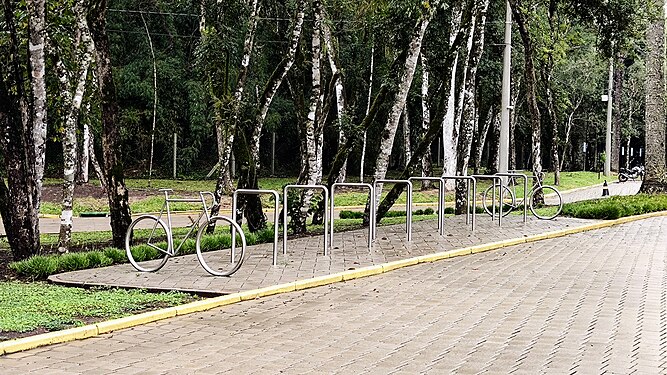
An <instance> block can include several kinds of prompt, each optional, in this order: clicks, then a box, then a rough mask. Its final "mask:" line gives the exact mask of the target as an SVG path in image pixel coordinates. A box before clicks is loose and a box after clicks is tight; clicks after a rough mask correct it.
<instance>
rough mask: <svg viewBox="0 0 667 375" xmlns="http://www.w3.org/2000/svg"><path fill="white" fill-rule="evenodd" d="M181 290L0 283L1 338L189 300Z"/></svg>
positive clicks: (75, 324) (191, 298) (108, 317)
mask: <svg viewBox="0 0 667 375" xmlns="http://www.w3.org/2000/svg"><path fill="white" fill-rule="evenodd" d="M191 300H193V297H191V296H189V295H187V294H184V293H160V294H157V293H146V292H144V291H140V290H117V289H114V290H99V289H93V290H84V289H80V288H67V287H60V286H54V285H48V284H45V283H20V282H5V283H0V311H2V314H0V340H2V333H3V332H29V331H32V330H35V329H38V328H44V329H47V330H58V329H64V328H69V327H72V326H81V325H83V324H85V323H84V322H85V320H87V319H95V320H101V319H111V318H119V317H122V316H126V315H130V314H131V313H133V312H136V311H141V310H144V309H147V308H155V307H162V306H173V305H178V304H182V303H185V302H189V301H191Z"/></svg>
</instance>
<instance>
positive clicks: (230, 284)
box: [49, 215, 592, 294]
mask: <svg viewBox="0 0 667 375" xmlns="http://www.w3.org/2000/svg"><path fill="white" fill-rule="evenodd" d="M590 222H592V221H590V220H581V219H572V218H558V219H556V220H553V221H543V220H538V219H535V218H532V217H531V218H529V219H528V221H527V222H526V223H523V221H522V219H521V217H520V216H514V215H512V216H509V217H507V218H505V219H504V220H503V227H502V228H499V227H498V224H497V222H493V221H491V220H490V217H489V216H487V215H478V217H477V229H476V231H475V232H474V233H473V232H471V231H470V229H469V227H468V226H466V225H465V219H464V218H463V217H454V218H447V219H446V221H445V225H446V234H445V236H440V235H439V234H438V232H437V229H436V221H435V220H429V221H423V222H416V223H414V225H413V239H414V240H413V242H412V243H410V242H407V241H406V238H405V237H406V236H405V233H404V231H403V227H404V225H391V226H386V227H378V239H377V242H376V243H375V244H374V245H373V248H372V249H370V250H369V249H368V248H367V246H366V238H367V237H366V236H367V230H365V229H361V230H357V231H351V232H347V233H337V234H336V236H337V238H338V240H337V242H336V248H334V249H332V251H331V254H330V255H327V256H324V255H323V236H313V237H305V238H299V239H295V240H290V241H289V246H288V254H287V256H286V257H285V256H283V255H282V254H280V255H279V258H278V265H277V266H275V267H274V266H272V265H271V261H272V258H271V256H272V255H271V254H272V246H273V245H272V244H262V245H256V246H250V247H248V249H247V251H246V259H245V261H244V263H243V265H242V266H241V268H240V269H239V271H237V272H236V273H235V274H234V275H233V276H232V277H215V276H211V275H209V274H208V273H206V271H205V270H204V269H203V268H202V267H201V266H200V264H199V262H198V260H197V258H196V256H195V255H186V256H179V257H175V258H173V259H169V261H168V262H167V264H166V265H165V266H164V267H163V268H162V269H161V270H159V271H157V272H153V273H141V272H137V271H136V270H135V269H134V268H133V267H132V266H131V265H129V264H125V265H118V266H112V267H107V268H96V269H90V270H82V271H75V272H69V273H64V274H59V275H54V276H51V277H50V278H49V280H50V281H52V282H55V283H63V284H68V285H70V284H74V285H104V286H118V287H128V288H146V289H154V290H184V291H195V292H201V293H206V294H223V293H233V292H239V291H244V290H251V289H256V288H261V287H266V286H271V285H276V284H280V283H287V282H292V281H296V280H301V279H306V278H311V277H315V276H323V275H329V274H332V273H336V272H341V271H345V270H349V269H354V268H360V267H365V266H371V265H377V264H382V263H386V262H389V261H394V260H400V259H406V258H411V257H414V256H419V255H426V254H432V253H436V252H440V251H445V250H451V249H456V248H461V247H466V246H471V245H477V244H483V243H489V242H494V241H498V240H503V239H510V238H516V237H522V236H528V235H531V234H538V233H542V232H545V231H553V230H557V229H564V228H570V227H576V226H580V225H584V224H586V223H590ZM353 238H361V239H362V240H360V241H356V240H351V239H353Z"/></svg>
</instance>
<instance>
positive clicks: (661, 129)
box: [641, 0, 667, 193]
mask: <svg viewBox="0 0 667 375" xmlns="http://www.w3.org/2000/svg"><path fill="white" fill-rule="evenodd" d="M653 4H654V5H655V8H654V9H658V10H659V11H660V14H659V15H658V16H656V17H655V18H654V19H653V20H652V21H651V23H650V24H649V26H648V30H647V32H646V44H647V47H648V48H647V50H648V51H647V56H646V125H645V126H646V129H645V132H644V134H645V137H646V141H645V143H646V175H645V176H644V181H643V182H642V187H641V192H642V193H658V192H660V193H664V192H666V191H667V166H666V165H665V14H664V11H665V9H664V8H665V1H664V0H653Z"/></svg>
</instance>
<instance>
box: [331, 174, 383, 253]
mask: <svg viewBox="0 0 667 375" xmlns="http://www.w3.org/2000/svg"><path fill="white" fill-rule="evenodd" d="M342 186H346V187H357V188H364V189H368V192H369V197H370V198H369V199H370V202H369V203H370V211H371V213H370V218H369V225H368V248H369V249H370V248H371V246H372V244H373V225H374V223H375V189H373V186H372V185H371V184H364V183H345V182H337V183H335V184H333V185H332V186H331V209H330V210H329V214H330V215H331V239H330V240H331V247H332V248H333V247H334V214H335V203H334V195H335V194H336V188H337V187H342Z"/></svg>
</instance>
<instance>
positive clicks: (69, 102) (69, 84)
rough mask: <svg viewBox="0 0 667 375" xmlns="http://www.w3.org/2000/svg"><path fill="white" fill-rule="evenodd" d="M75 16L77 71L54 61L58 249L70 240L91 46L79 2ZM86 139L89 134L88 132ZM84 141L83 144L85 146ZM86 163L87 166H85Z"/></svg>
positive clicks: (61, 250) (75, 60)
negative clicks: (58, 110)
mask: <svg viewBox="0 0 667 375" xmlns="http://www.w3.org/2000/svg"><path fill="white" fill-rule="evenodd" d="M74 14H75V16H76V33H77V34H78V35H79V38H78V39H79V40H78V42H75V43H74V53H73V58H74V66H75V67H76V69H77V71H74V72H71V71H68V70H67V69H66V68H65V63H64V62H63V60H62V58H59V59H58V61H57V63H56V65H57V69H58V75H59V78H60V84H61V93H62V94H61V96H62V97H63V99H64V104H65V108H66V110H67V112H66V115H65V121H64V137H63V142H62V143H63V159H64V168H63V169H64V172H63V176H64V181H63V200H62V211H61V214H60V236H59V241H58V251H60V252H63V253H64V252H68V251H69V246H70V241H71V239H72V216H73V210H72V206H73V200H74V185H75V184H74V178H75V174H76V166H77V137H76V131H77V124H78V119H79V113H80V111H81V104H82V103H83V98H84V94H85V91H86V82H87V81H88V68H89V67H90V64H91V62H92V59H93V53H94V46H93V41H92V38H91V36H90V31H89V30H88V25H87V24H86V14H85V9H84V7H83V4H82V3H76V4H75V6H74ZM86 129H87V127H86ZM86 137H87V138H88V139H87V141H89V140H90V135H89V134H87V135H86ZM85 147H86V145H84V148H85ZM86 167H87V166H86Z"/></svg>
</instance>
